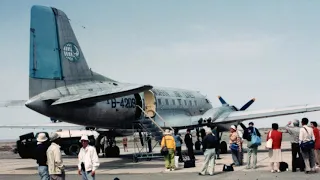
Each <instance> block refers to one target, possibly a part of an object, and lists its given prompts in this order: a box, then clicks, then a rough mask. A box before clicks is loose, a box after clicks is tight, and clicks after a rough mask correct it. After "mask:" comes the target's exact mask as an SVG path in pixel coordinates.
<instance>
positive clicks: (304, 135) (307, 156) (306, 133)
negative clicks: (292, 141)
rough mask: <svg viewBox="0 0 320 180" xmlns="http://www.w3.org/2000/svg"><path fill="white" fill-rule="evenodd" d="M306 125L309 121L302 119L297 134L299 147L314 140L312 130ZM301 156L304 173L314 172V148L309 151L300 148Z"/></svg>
mask: <svg viewBox="0 0 320 180" xmlns="http://www.w3.org/2000/svg"><path fill="white" fill-rule="evenodd" d="M308 123H309V120H308V119H307V118H302V120H301V124H302V128H300V133H299V142H300V147H301V144H302V143H305V142H308V141H310V140H315V138H314V134H313V129H312V128H311V127H308V126H307V124H308ZM301 154H302V158H303V160H304V164H305V166H306V168H305V173H306V174H308V173H311V172H315V159H314V147H313V148H309V149H304V148H301Z"/></svg>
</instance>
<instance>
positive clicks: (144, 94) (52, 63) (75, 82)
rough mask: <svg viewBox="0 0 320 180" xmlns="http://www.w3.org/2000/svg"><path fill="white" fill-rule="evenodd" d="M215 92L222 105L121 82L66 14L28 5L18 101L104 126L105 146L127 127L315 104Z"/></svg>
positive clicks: (209, 120)
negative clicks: (260, 103)
mask: <svg viewBox="0 0 320 180" xmlns="http://www.w3.org/2000/svg"><path fill="white" fill-rule="evenodd" d="M128 75H129V74H128ZM218 98H219V100H220V102H221V104H222V106H220V107H215V108H214V107H213V106H212V104H211V102H210V101H209V100H208V99H207V97H206V96H205V95H203V94H201V93H200V92H199V91H195V90H186V89H181V88H171V87H156V86H152V85H148V84H145V85H141V84H132V83H124V82H119V81H116V80H113V79H110V78H108V77H105V76H103V75H101V74H99V73H97V72H94V71H92V70H91V68H89V66H88V64H87V61H86V58H85V56H84V53H83V51H82V49H81V47H80V45H79V42H78V40H77V38H76V36H75V34H74V31H73V29H72V27H71V25H70V22H69V19H68V17H67V15H66V14H65V13H64V12H63V11H62V10H60V9H57V8H54V7H46V6H39V5H34V6H32V8H31V24H30V54H29V100H27V101H26V102H25V101H24V105H25V106H26V107H28V108H30V109H31V110H33V111H35V112H37V113H40V114H42V115H44V116H47V117H49V118H50V119H54V120H59V121H63V122H67V123H71V124H75V125H79V126H85V127H88V128H93V129H99V128H100V129H105V130H106V131H107V137H108V139H109V140H110V141H111V144H110V146H109V150H110V149H111V150H112V151H119V148H118V147H117V146H112V141H113V140H114V138H115V136H124V135H127V134H131V135H132V134H133V132H132V129H133V128H137V129H140V130H142V131H148V132H150V133H151V134H152V136H153V137H155V139H156V140H157V141H159V140H161V137H162V132H163V129H165V128H172V129H174V130H181V129H187V128H189V129H194V128H196V129H197V128H199V127H204V126H208V127H211V128H217V130H218V132H219V133H222V132H225V131H228V130H229V128H230V126H231V125H239V124H240V123H242V122H243V121H246V120H255V119H261V118H268V117H276V116H284V115H291V114H297V113H306V112H312V111H319V110H320V105H300V106H290V107H284V108H272V109H267V110H255V111H247V108H248V107H249V106H251V104H252V103H253V102H254V101H255V99H251V100H250V101H249V102H247V103H246V104H245V105H243V106H242V107H241V108H237V107H235V106H234V105H229V104H228V103H227V102H226V101H225V100H224V99H223V98H222V97H220V96H219V97H218ZM2 127H8V126H2ZM16 127H17V126H16ZM21 127H26V126H25V125H23V126H21ZM59 128H60V127H59ZM111 150H110V151H111ZM223 152H227V143H226V142H224V141H222V142H221V153H223ZM117 155H119V154H117Z"/></svg>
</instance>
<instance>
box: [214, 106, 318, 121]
mask: <svg viewBox="0 0 320 180" xmlns="http://www.w3.org/2000/svg"><path fill="white" fill-rule="evenodd" d="M313 111H320V105H300V106H290V107H285V108H273V109H266V110H252V111H233V112H226V113H223V114H222V115H221V116H220V117H219V118H218V119H216V120H214V121H213V122H212V123H213V124H218V123H226V122H228V123H229V122H241V121H245V120H250V119H260V118H269V117H276V116H284V115H291V114H298V113H306V112H313Z"/></svg>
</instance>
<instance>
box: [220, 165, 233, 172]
mask: <svg viewBox="0 0 320 180" xmlns="http://www.w3.org/2000/svg"><path fill="white" fill-rule="evenodd" d="M222 171H224V172H228V171H234V169H233V164H230V165H226V164H224V165H223V169H222Z"/></svg>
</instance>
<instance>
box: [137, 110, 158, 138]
mask: <svg viewBox="0 0 320 180" xmlns="http://www.w3.org/2000/svg"><path fill="white" fill-rule="evenodd" d="M136 106H137V107H138V108H139V109H140V110H141V111H142V112H143V113H144V114H145V115H147V116H148V118H149V119H150V120H151V121H152V122H153V124H155V125H156V126H157V127H158V128H159V129H160V130H161V131H162V133H164V130H163V129H162V128H161V127H160V126H159V125H158V123H156V121H155V120H153V119H152V118H151V117H150V116H149V115H148V114H147V113H146V112H145V111H144V110H143V109H142V108H141V107H140V106H139V105H136Z"/></svg>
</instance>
